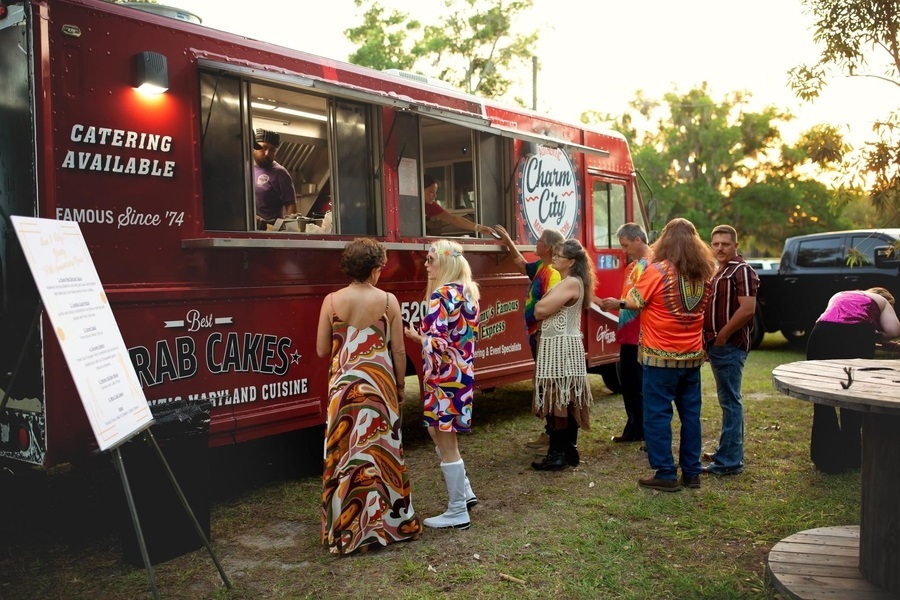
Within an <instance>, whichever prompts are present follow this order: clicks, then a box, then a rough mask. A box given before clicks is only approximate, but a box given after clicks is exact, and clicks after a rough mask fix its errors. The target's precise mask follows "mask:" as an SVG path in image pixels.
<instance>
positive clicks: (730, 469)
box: [703, 225, 759, 475]
mask: <svg viewBox="0 0 900 600" xmlns="http://www.w3.org/2000/svg"><path fill="white" fill-rule="evenodd" d="M710 245H711V246H712V251H713V254H714V255H715V257H716V261H717V262H718V263H719V270H718V271H717V272H716V274H715V275H714V276H713V279H712V282H710V290H711V292H710V297H709V303H708V304H707V305H706V311H705V314H704V318H703V342H704V345H705V347H706V356H707V357H708V358H709V366H710V368H711V369H712V374H713V377H714V378H715V380H716V395H717V396H718V398H719V406H720V407H721V408H722V432H721V434H720V435H719V445H718V446H717V447H716V451H715V452H714V453H712V454H704V455H703V458H704V459H708V460H709V461H711V462H710V463H709V464H708V465H706V466H704V467H703V472H704V473H712V474H713V475H737V474H738V473H740V472H741V471H743V470H744V402H743V398H742V397H741V383H742V380H743V375H744V363H745V362H746V360H747V354H748V353H749V352H750V333H751V331H752V330H753V315H754V313H755V312H756V292H757V290H758V289H759V277H758V276H757V275H756V271H754V270H753V267H751V266H750V265H748V264H747V263H746V262H744V259H743V258H741V256H740V255H739V254H738V252H737V251H738V238H737V231H735V229H734V227H732V226H731V225H718V226H716V227H715V228H713V230H712V238H711V244H710Z"/></svg>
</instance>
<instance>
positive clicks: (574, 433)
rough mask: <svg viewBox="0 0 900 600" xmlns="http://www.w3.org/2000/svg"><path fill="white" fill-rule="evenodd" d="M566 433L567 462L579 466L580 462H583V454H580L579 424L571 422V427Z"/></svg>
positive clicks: (565, 453)
mask: <svg viewBox="0 0 900 600" xmlns="http://www.w3.org/2000/svg"><path fill="white" fill-rule="evenodd" d="M565 434H566V437H565V440H566V446H565V450H564V455H565V457H566V464H569V465H571V466H573V467H577V466H578V463H580V462H581V456H579V455H578V425H572V424H571V423H569V428H568V429H566V431H565Z"/></svg>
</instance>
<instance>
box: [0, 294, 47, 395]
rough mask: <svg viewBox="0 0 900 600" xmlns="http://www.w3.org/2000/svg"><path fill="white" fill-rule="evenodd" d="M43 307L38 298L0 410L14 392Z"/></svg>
mask: <svg viewBox="0 0 900 600" xmlns="http://www.w3.org/2000/svg"><path fill="white" fill-rule="evenodd" d="M42 308H43V305H42V304H41V301H40V300H38V303H37V307H35V309H34V317H33V318H32V319H31V326H30V327H29V328H28V333H27V334H25V343H24V344H22V351H21V352H19V358H18V359H17V360H16V366H15V368H14V369H13V372H12V377H10V379H9V383H8V384H7V386H6V392H4V394H3V399H2V400H0V412H3V409H5V408H6V402H7V401H8V400H9V395H10V394H11V393H12V389H13V385H15V383H16V379H17V378H18V377H19V371H20V370H21V369H22V363H23V362H24V360H25V354H26V353H27V352H28V344H30V343H31V338H32V336H33V335H34V332H35V331H37V326H38V323H40V322H41V311H42Z"/></svg>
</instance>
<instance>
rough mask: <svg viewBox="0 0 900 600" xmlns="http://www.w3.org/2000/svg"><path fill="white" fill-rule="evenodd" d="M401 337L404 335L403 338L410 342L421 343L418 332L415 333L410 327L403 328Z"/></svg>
mask: <svg viewBox="0 0 900 600" xmlns="http://www.w3.org/2000/svg"><path fill="white" fill-rule="evenodd" d="M403 335H404V337H407V338H409V339H411V340H412V341H414V342H416V343H417V344H421V343H422V336H421V334H419V332H418V331H416V330H415V329H414V328H413V326H412V325H406V326H405V327H404V328H403Z"/></svg>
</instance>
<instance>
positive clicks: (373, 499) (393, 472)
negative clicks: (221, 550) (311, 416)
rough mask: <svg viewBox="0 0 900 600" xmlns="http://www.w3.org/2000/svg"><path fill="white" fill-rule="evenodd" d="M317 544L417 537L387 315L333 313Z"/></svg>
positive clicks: (359, 544) (343, 546)
mask: <svg viewBox="0 0 900 600" xmlns="http://www.w3.org/2000/svg"><path fill="white" fill-rule="evenodd" d="M332 323H333V324H332V350H331V369H330V380H329V386H328V396H329V402H328V419H327V423H326V433H325V472H324V474H323V476H322V481H323V491H322V543H323V544H327V545H328V547H329V549H330V551H331V552H332V554H349V553H351V552H353V551H355V550H359V549H363V550H365V549H367V548H368V546H386V545H387V544H390V543H392V542H398V541H403V540H409V539H415V538H416V537H418V535H419V533H420V530H421V526H420V524H419V520H418V518H417V517H416V515H415V512H414V510H413V506H412V499H411V497H410V487H409V477H408V476H407V473H406V464H405V463H404V461H403V446H402V443H401V437H400V406H399V403H398V402H397V383H396V381H395V379H394V368H393V362H392V360H391V353H390V350H389V346H388V342H389V341H390V329H389V327H388V320H387V316H386V315H385V316H382V317H381V318H380V319H379V320H378V321H377V322H376V323H374V324H373V325H370V326H369V327H366V328H364V329H357V328H355V327H353V326H352V325H350V324H348V323H344V322H343V321H341V320H340V319H339V318H338V316H337V315H335V314H332Z"/></svg>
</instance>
